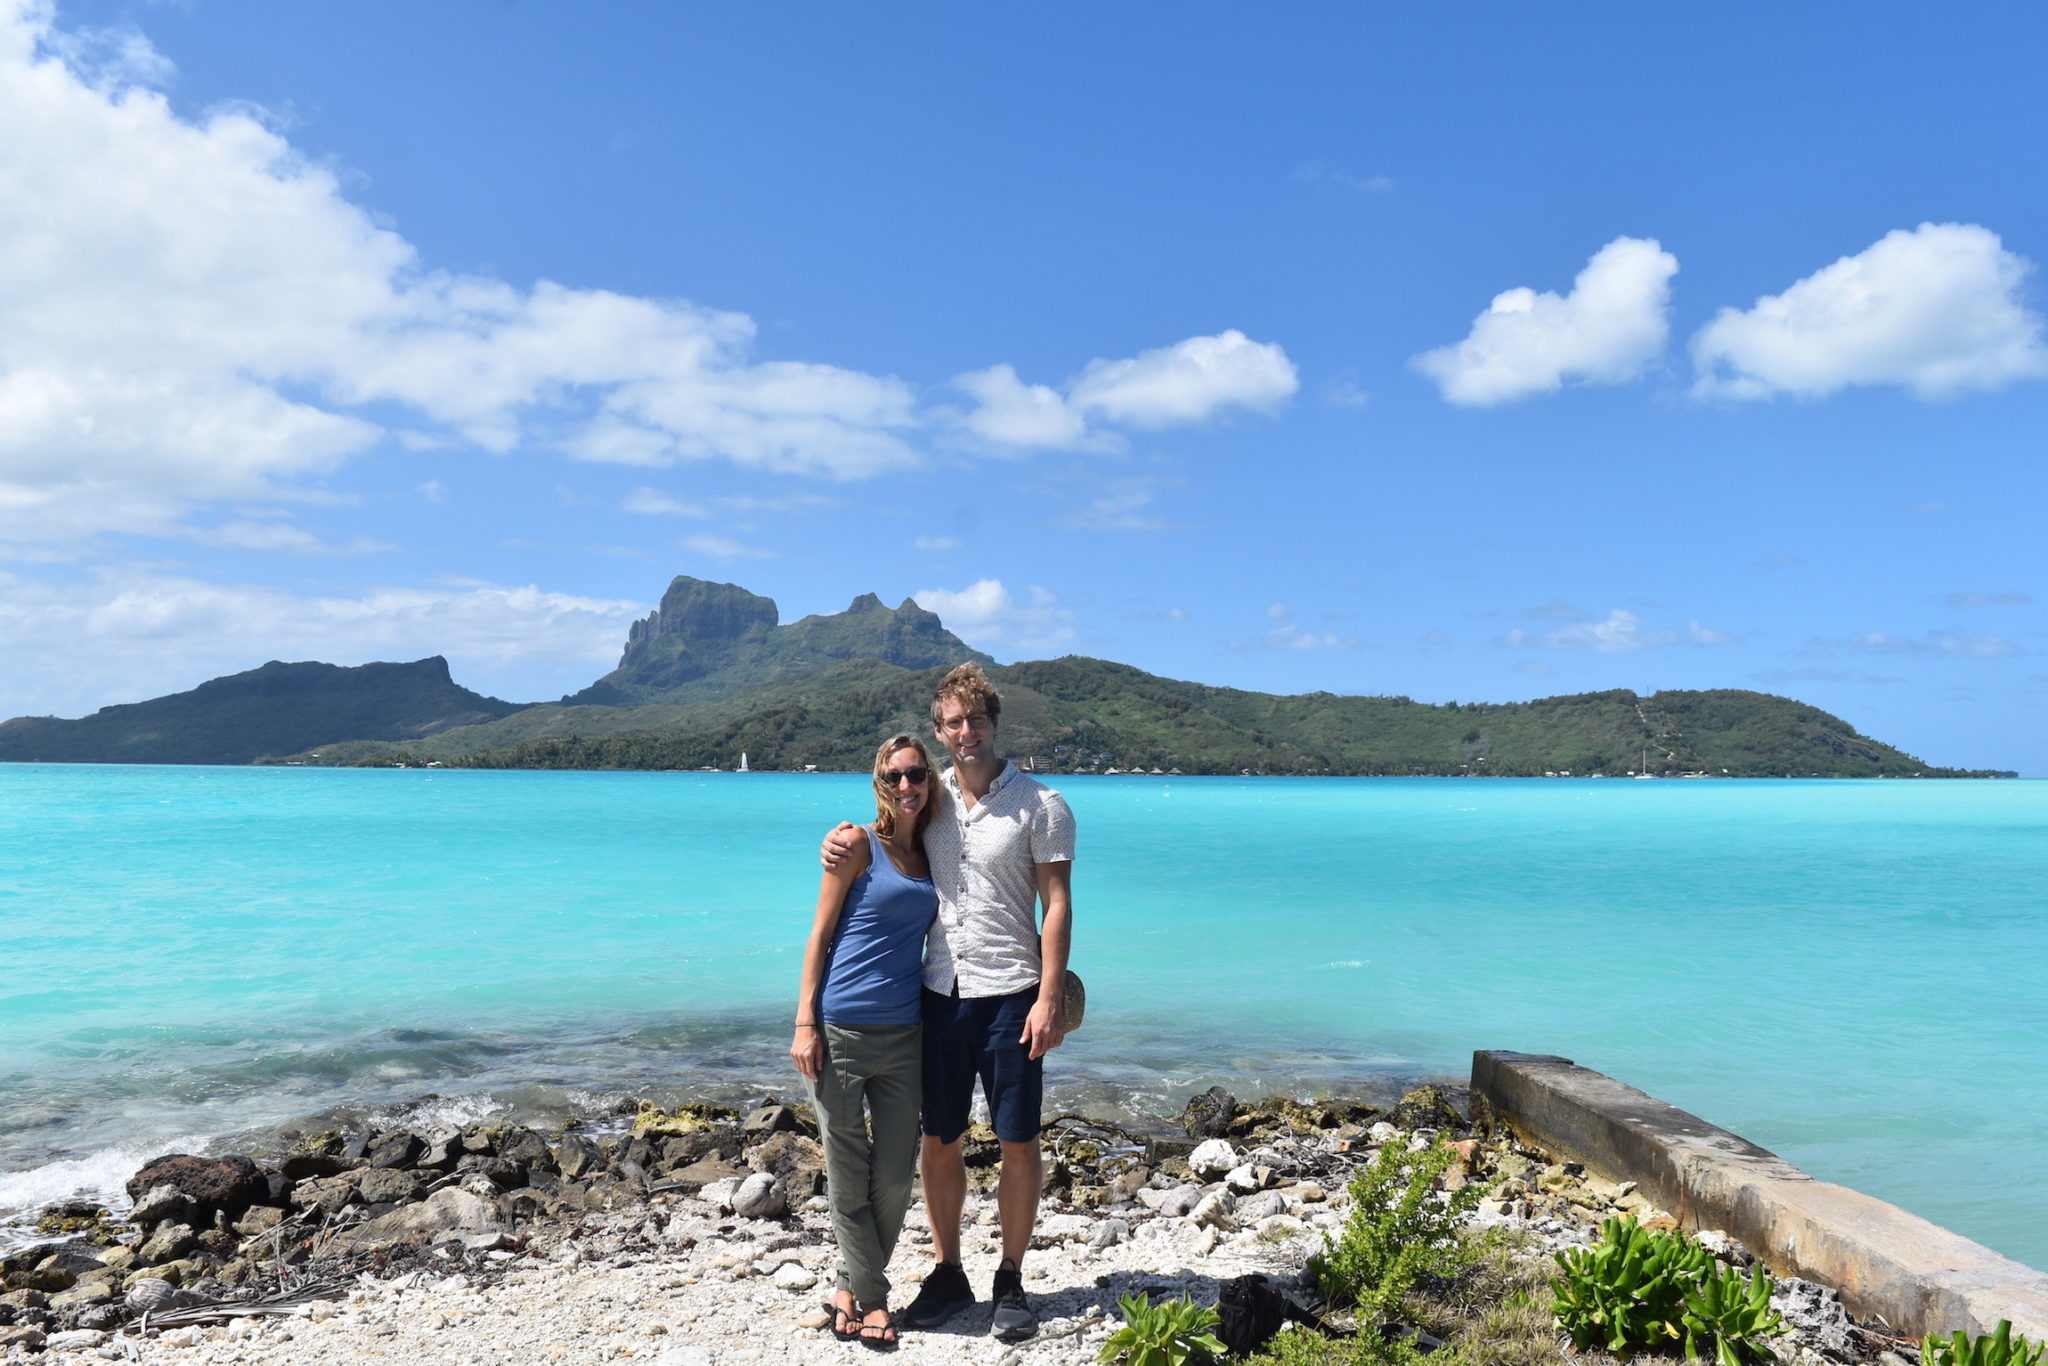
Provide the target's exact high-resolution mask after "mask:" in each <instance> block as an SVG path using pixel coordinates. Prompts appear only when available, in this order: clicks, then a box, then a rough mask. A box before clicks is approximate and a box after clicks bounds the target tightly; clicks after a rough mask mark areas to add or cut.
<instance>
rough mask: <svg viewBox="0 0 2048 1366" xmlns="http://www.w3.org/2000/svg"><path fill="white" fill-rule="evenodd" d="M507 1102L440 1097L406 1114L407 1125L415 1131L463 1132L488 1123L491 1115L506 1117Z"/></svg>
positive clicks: (419, 1105)
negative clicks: (446, 1128)
mask: <svg viewBox="0 0 2048 1366" xmlns="http://www.w3.org/2000/svg"><path fill="white" fill-rule="evenodd" d="M508 1108H509V1107H508V1106H506V1104H505V1102H503V1101H501V1100H498V1099H496V1098H495V1097H492V1096H487V1095H477V1096H441V1097H437V1098H436V1099H434V1100H426V1101H421V1102H420V1103H418V1104H417V1105H414V1106H410V1107H408V1108H407V1109H406V1110H404V1111H403V1118H404V1122H405V1123H406V1124H408V1125H410V1126H412V1127H414V1128H421V1127H427V1128H431V1127H434V1126H437V1125H443V1124H445V1125H448V1126H449V1127H451V1128H456V1129H462V1128H466V1127H468V1126H469V1125H471V1124H474V1123H476V1122H477V1121H478V1120H482V1119H489V1118H490V1117H491V1116H492V1115H498V1114H503V1113H504V1112H505V1111H506V1109H508Z"/></svg>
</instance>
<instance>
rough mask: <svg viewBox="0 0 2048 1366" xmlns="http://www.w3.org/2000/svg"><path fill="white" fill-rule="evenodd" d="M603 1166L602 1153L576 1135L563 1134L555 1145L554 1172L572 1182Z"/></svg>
mask: <svg viewBox="0 0 2048 1366" xmlns="http://www.w3.org/2000/svg"><path fill="white" fill-rule="evenodd" d="M603 1166H604V1151H603V1149H601V1148H599V1147H598V1146H597V1145H596V1144H595V1143H592V1142H591V1141H590V1140H589V1139H587V1138H584V1137H582V1136H580V1135H578V1134H563V1135H562V1137H561V1141H560V1142H558V1143H556V1144H555V1170H556V1171H559V1172H560V1173H561V1174H562V1175H563V1176H564V1177H566V1178H568V1179H569V1180H571V1181H574V1180H576V1179H578V1178H580V1177H582V1176H583V1175H585V1174H586V1173H589V1172H593V1171H596V1170H598V1169H599V1168H601V1167H603Z"/></svg>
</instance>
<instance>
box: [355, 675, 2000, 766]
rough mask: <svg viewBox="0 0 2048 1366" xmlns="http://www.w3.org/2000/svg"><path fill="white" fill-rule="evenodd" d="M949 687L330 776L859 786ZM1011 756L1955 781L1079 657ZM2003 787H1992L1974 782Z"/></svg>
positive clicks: (1728, 702)
mask: <svg viewBox="0 0 2048 1366" xmlns="http://www.w3.org/2000/svg"><path fill="white" fill-rule="evenodd" d="M943 672H944V670H943V669H942V668H932V669H925V670H916V671H913V670H908V669H903V668H900V667H897V666H893V665H888V664H882V663H878V662H874V661H861V662H857V663H849V664H844V665H838V666H834V667H832V668H829V669H824V670H819V671H817V672H814V673H811V674H806V675H801V676H798V677H792V678H787V679H782V680H778V681H777V682H775V683H772V684H768V685H765V686H763V687H759V688H753V689H747V690H743V691H741V692H736V693H732V694H728V695H727V696H725V697H722V698H718V699H716V700H714V701H710V702H706V703H698V704H691V705H685V706H645V707H632V708H590V707H555V708H534V709H532V710H530V711H525V712H521V713H519V714H517V715H515V716H511V717H507V718H505V719H504V720H502V721H497V722H493V723H490V724H488V725H481V726H475V727H467V728H463V729H458V730H450V731H445V732H442V733H441V734H439V735H436V736H433V737H431V738H428V739H426V740H424V741H420V742H416V743H408V744H405V745H402V746H389V745H378V746H367V745H366V746H343V747H339V748H336V747H329V748H328V749H327V750H326V751H325V754H324V759H325V761H326V762H337V761H338V762H367V763H392V762H403V763H420V762H431V761H438V762H441V763H446V764H451V765H459V766H467V767H484V768H636V769H677V768H680V769H689V768H701V767H706V766H709V767H718V768H728V767H731V766H732V765H733V764H734V763H736V762H737V760H738V756H739V755H740V754H741V753H742V752H743V751H744V752H745V753H746V754H747V755H748V758H749V761H750V763H751V765H752V766H753V767H755V768H757V769H774V768H783V769H797V768H803V767H807V766H814V767H817V768H822V769H854V770H859V769H864V768H866V767H867V765H868V763H869V761H870V759H871V758H872V756H873V753H874V746H875V745H876V744H877V743H878V742H879V741H880V740H881V739H882V738H884V737H885V736H887V735H889V734H890V733H892V732H894V731H897V730H907V731H910V732H911V733H913V734H919V735H923V734H926V733H927V732H928V730H929V723H928V721H927V719H926V718H927V715H928V711H927V708H928V706H929V701H930V697H931V691H932V687H933V685H934V684H935V683H936V682H937V681H938V679H939V677H940V676H941V675H942V674H943ZM989 674H990V677H991V678H993V679H994V680H995V681H996V683H997V685H998V686H999V687H1000V688H1001V690H1002V694H1003V719H1002V729H1001V732H1000V735H1001V742H1002V747H1003V749H1004V750H1005V752H1007V753H1009V754H1010V755H1012V756H1013V757H1016V758H1019V759H1024V758H1028V759H1029V760H1030V761H1031V764H1032V767H1034V768H1036V769H1039V770H1041V771H1053V772H1105V771H1108V770H1110V769H1112V768H1114V769H1118V770H1121V771H1129V770H1133V769H1139V770H1150V769H1154V768H1158V769H1162V770H1179V771H1181V772H1184V773H1238V772H1245V771H1250V772H1258V773H1294V774H1403V775H1406V774H1415V775H1420V774H1452V775H1456V774H1498V775H1501V776H1536V775H1541V774H1546V773H1570V774H1573V775H1578V776H1586V775H1590V774H1595V773H1600V774H1607V775H1611V776H1620V775H1623V774H1627V773H1632V772H1636V771H1647V772H1650V773H1654V774H1661V775H1670V776H1676V775H1678V774H1683V773H1703V774H1707V775H1709V776H1715V777H1719V776H1724V775H1725V776H1730V777H1784V776H1787V775H1791V776H1796V777H1806V776H1809V775H1811V776H1821V777H1866V778H1867V777H1921V776H1924V777H1959V776H1965V775H1964V774H1962V773H1961V772H1960V771H1958V770H1953V769H1936V768H1930V767H1929V766H1928V765H1926V764H1923V763H1921V762H1920V761H1919V760H1917V759H1915V758H1913V757H1912V756H1910V755H1907V754H1904V753H1901V752H1900V751H1899V750H1896V749H1894V748H1892V747H1891V746H1889V745H1885V744H1882V743H1880V742H1878V741H1876V740H1872V739H1870V738H1869V737H1868V736H1865V735H1862V734H1861V733H1859V732H1858V731H1857V730H1856V728H1855V727H1853V726H1851V725H1850V724H1849V723H1848V722H1846V721H1843V720H1842V719H1841V718H1839V717H1836V716H1832V715H1830V714H1828V713H1827V712H1824V711H1821V710H1819V709H1818V708H1814V707H1809V706H1807V705H1805V704H1804V703H1801V702H1795V701H1793V700H1791V699H1789V698H1783V697H1773V696H1770V695H1768V694H1765V693H1755V692H1745V691H1738V690H1733V689H1718V690H1713V691H1706V692H1680V691H1671V692H1659V693H1655V694H1652V695H1650V696H1647V697H1641V696H1638V695H1637V694H1635V693H1632V692H1627V691H1614V692H1603V693H1583V694H1578V695H1574V696H1567V697H1551V698H1542V699H1539V700H1537V701H1533V702H1511V703H1500V704H1486V703H1467V704H1463V705H1461V704H1458V703H1449V704H1446V705H1443V706H1430V705H1426V704H1423V703H1417V702H1412V701H1410V700H1409V699H1407V698H1405V697H1341V696H1337V695H1334V694H1331V693H1309V694H1304V695H1299V696H1275V695H1272V694H1268V693H1255V692H1243V691H1239V690H1237V689H1232V688H1212V687H1207V686H1205V685H1203V684H1199V683H1186V682H1181V681H1178V680H1174V679H1168V678H1160V677H1157V676H1155V675H1152V674H1148V673H1145V672H1143V671H1141V670H1138V669H1134V668H1131V667H1129V666H1128V665H1123V664H1113V663H1109V662H1107V661H1104V660H1097V659H1084V658H1079V657H1068V658H1065V659H1055V660H1045V661H1038V662H1033V663H1026V664H1015V665H1010V666H1008V667H999V668H991V669H990V670H989ZM1969 776H1990V775H1969Z"/></svg>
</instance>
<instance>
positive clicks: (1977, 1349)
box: [1920, 1319, 2048, 1366]
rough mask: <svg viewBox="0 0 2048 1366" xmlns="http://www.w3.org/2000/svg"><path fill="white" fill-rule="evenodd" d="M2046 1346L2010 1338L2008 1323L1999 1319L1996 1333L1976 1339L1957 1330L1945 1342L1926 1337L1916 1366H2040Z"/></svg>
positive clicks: (2010, 1324)
mask: <svg viewBox="0 0 2048 1366" xmlns="http://www.w3.org/2000/svg"><path fill="white" fill-rule="evenodd" d="M2043 1353H2048V1343H2035V1342H2029V1341H2028V1340H2027V1339H2026V1338H2024V1337H2014V1336H2013V1335H2012V1321H2011V1320H2010V1319H2000V1320H1999V1321H1998V1330H1997V1331H1996V1332H1992V1333H1981V1334H1979V1335H1978V1336H1977V1337H1976V1338H1974V1339H1972V1338H1967V1337H1965V1336H1963V1333H1962V1330H1961V1329H1958V1330H1956V1331H1955V1332H1954V1333H1952V1334H1950V1335H1949V1336H1948V1337H1945V1338H1938V1337H1936V1336H1934V1334H1932V1333H1929V1334H1928V1335H1927V1336H1926V1337H1925V1338H1923V1339H1921V1342H1920V1366H2040V1361H2041V1357H2042V1354H2043Z"/></svg>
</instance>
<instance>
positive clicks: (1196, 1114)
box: [1180, 1086, 1237, 1138]
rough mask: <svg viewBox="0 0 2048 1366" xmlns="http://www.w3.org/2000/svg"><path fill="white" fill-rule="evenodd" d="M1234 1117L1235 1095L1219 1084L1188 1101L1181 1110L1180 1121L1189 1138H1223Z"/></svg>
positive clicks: (1235, 1111)
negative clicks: (1185, 1106)
mask: <svg viewBox="0 0 2048 1366" xmlns="http://www.w3.org/2000/svg"><path fill="white" fill-rule="evenodd" d="M1236 1117H1237V1097H1236V1096H1233V1095H1231V1094H1230V1092H1228V1091H1226V1090H1224V1089H1223V1088H1222V1087H1220V1086H1212V1087H1210V1088H1209V1089H1208V1090H1206V1091H1204V1092H1202V1094H1201V1095H1199V1096H1196V1097H1195V1098H1194V1099H1193V1100H1190V1101H1189V1102H1188V1104H1187V1108H1186V1109H1185V1110H1183V1111H1181V1115H1180V1123H1181V1127H1182V1128H1183V1129H1186V1130H1187V1133H1188V1137H1189V1138H1225V1137H1228V1136H1229V1133H1230V1122H1231V1121H1232V1120H1233V1119H1235V1118H1236Z"/></svg>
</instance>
